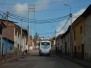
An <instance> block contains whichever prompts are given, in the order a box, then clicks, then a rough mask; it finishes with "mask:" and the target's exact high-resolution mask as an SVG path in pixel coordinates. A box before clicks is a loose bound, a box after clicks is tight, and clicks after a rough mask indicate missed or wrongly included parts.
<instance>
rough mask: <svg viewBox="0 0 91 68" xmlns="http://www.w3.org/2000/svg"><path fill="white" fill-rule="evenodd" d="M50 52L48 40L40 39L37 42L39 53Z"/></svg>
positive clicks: (47, 53) (45, 53) (48, 53)
mask: <svg viewBox="0 0 91 68" xmlns="http://www.w3.org/2000/svg"><path fill="white" fill-rule="evenodd" d="M50 54H51V42H50V41H40V42H39V55H40V56H41V55H47V56H50Z"/></svg>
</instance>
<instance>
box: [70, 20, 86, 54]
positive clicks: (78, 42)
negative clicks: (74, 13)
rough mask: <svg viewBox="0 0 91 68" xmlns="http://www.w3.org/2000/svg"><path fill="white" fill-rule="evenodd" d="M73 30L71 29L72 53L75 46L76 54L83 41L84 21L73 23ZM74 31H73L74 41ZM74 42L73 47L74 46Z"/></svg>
mask: <svg viewBox="0 0 91 68" xmlns="http://www.w3.org/2000/svg"><path fill="white" fill-rule="evenodd" d="M74 23H75V24H73V28H72V36H73V51H74V46H76V52H78V53H80V52H81V50H82V48H81V45H82V39H83V34H84V24H85V23H84V20H83V19H81V20H80V21H77V22H74ZM81 26H82V33H80V28H81ZM74 30H75V38H76V39H75V40H74ZM74 42H75V45H74Z"/></svg>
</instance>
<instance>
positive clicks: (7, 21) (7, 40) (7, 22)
mask: <svg viewBox="0 0 91 68" xmlns="http://www.w3.org/2000/svg"><path fill="white" fill-rule="evenodd" d="M8 16H9V12H7V14H6V22H7V28H6V29H7V30H6V32H7V34H6V39H7V42H6V60H7V56H8V55H7V54H8V27H9V26H8V24H9V23H8Z"/></svg>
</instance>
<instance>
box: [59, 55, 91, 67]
mask: <svg viewBox="0 0 91 68" xmlns="http://www.w3.org/2000/svg"><path fill="white" fill-rule="evenodd" d="M60 57H62V58H64V59H67V60H69V61H72V62H74V63H77V64H79V65H81V66H84V67H85V68H91V66H88V65H86V64H83V63H80V62H78V61H75V60H74V59H71V58H67V57H64V56H60Z"/></svg>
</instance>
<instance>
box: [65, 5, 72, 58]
mask: <svg viewBox="0 0 91 68" xmlns="http://www.w3.org/2000/svg"><path fill="white" fill-rule="evenodd" d="M64 5H65V6H68V7H69V9H70V14H69V17H70V22H71V29H70V48H71V57H72V58H73V36H72V35H73V33H72V8H71V5H68V4H64Z"/></svg>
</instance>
